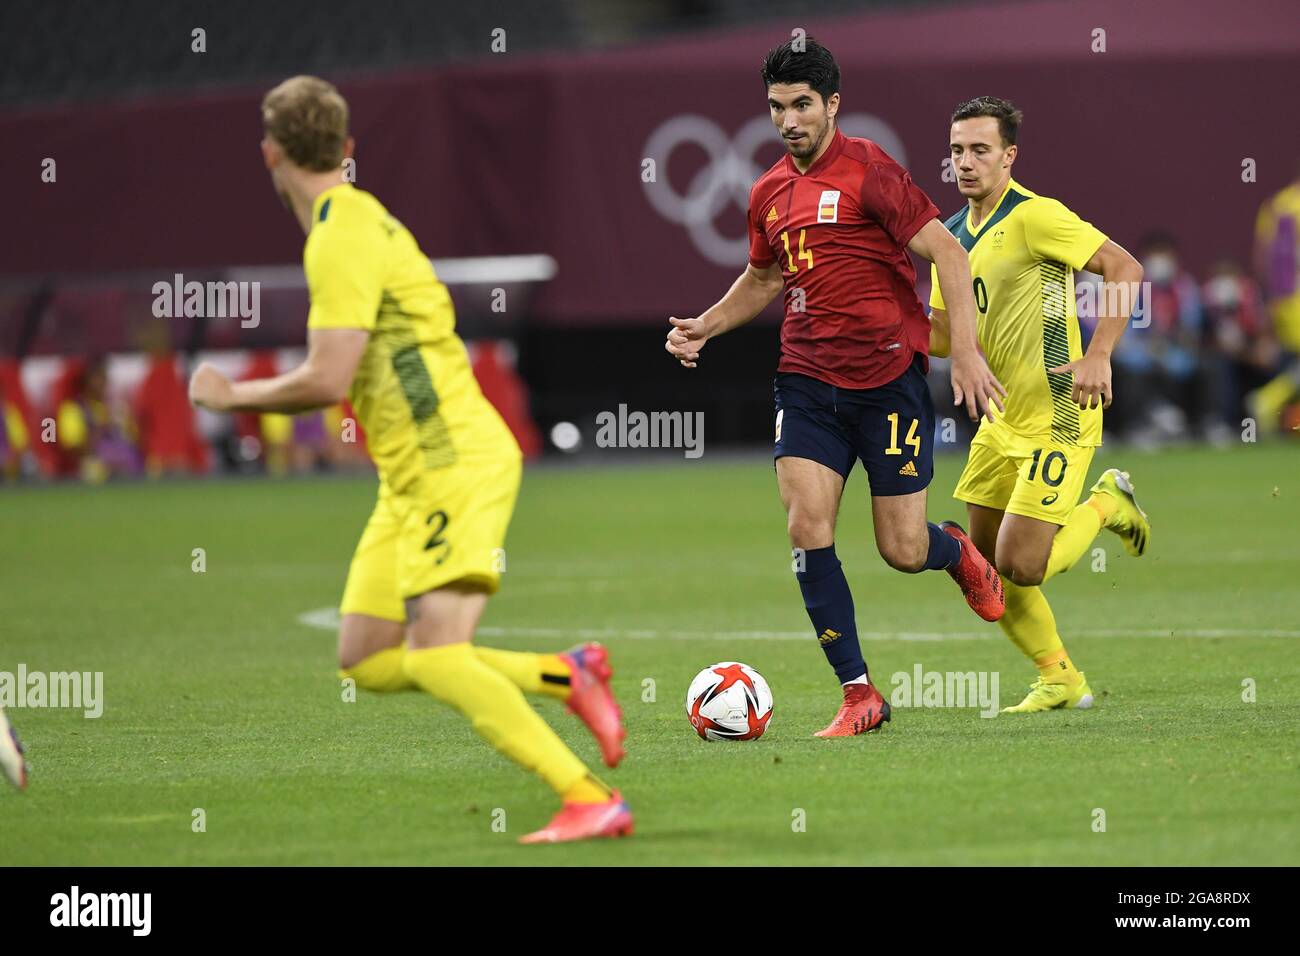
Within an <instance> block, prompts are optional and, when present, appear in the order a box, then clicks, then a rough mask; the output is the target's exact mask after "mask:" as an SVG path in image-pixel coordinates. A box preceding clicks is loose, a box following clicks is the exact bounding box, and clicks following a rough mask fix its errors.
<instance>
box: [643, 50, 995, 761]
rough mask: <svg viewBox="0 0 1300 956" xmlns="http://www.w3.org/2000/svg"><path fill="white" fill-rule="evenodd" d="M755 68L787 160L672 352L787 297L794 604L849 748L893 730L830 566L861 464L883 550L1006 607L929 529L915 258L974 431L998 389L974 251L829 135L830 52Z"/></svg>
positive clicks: (779, 426)
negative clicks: (831, 679)
mask: <svg viewBox="0 0 1300 956" xmlns="http://www.w3.org/2000/svg"><path fill="white" fill-rule="evenodd" d="M762 75H763V82H764V84H765V85H766V87H767V101H768V106H769V108H770V109H771V112H772V121H773V123H775V124H776V128H777V130H778V131H779V132H780V134H781V139H782V141H783V142H784V143H785V147H786V152H787V155H785V156H783V157H782V158H781V160H780V161H779V162H777V163H776V165H774V166H773V167H772V168H771V169H769V170H768V171H767V172H766V173H764V174H763V175H762V176H761V177H760V178H759V180H758V182H756V183H755V184H754V186H753V188H752V189H751V190H750V194H749V216H748V219H749V234H750V244H749V265H748V268H746V270H745V272H744V273H743V274H742V275H741V276H740V278H738V279H737V280H736V282H735V283H734V284H733V285H732V287H731V289H730V290H729V291H728V292H727V294H726V295H724V296H723V297H722V299H721V300H720V301H718V303H717V304H715V305H714V306H712V307H711V308H709V309H707V310H706V311H704V312H702V313H701V314H700V315H699V316H697V317H694V318H687V319H679V318H676V317H673V318H670V319H669V322H670V323H671V324H672V326H673V328H672V329H671V330H670V331H669V333H668V341H667V343H666V345H665V347H666V348H667V350H668V351H669V352H670V353H671V354H672V355H673V356H675V357H676V358H677V359H678V360H679V361H680V362H681V363H682V364H683V365H684V366H686V367H687V368H695V366H696V364H697V363H698V361H699V357H700V351H701V349H703V348H704V346H705V344H706V343H707V342H708V341H709V339H711V338H713V337H714V336H717V335H721V334H722V333H723V332H727V331H730V330H731V329H734V328H736V327H737V326H740V325H743V324H744V323H746V322H748V321H750V320H751V319H753V318H754V317H755V316H756V315H758V314H759V313H760V312H761V311H762V310H763V309H764V308H765V307H766V306H767V305H768V303H770V302H771V301H772V299H773V298H775V297H776V295H777V294H778V293H780V292H781V291H782V290H783V289H784V291H785V293H786V309H785V320H784V322H783V324H782V327H781V361H780V364H779V365H778V366H777V376H776V382H775V395H776V451H775V459H776V477H777V485H778V487H779V490H780V493H781V501H782V503H783V504H784V505H785V509H786V515H787V524H788V529H789V533H790V544H791V545H792V547H793V548H794V551H795V555H796V568H798V569H799V570H797V571H796V576H797V577H798V580H799V588H800V591H801V592H802V593H803V599H804V606H805V607H806V608H807V611H808V616H809V618H810V619H811V620H812V625H813V630H814V633H816V635H817V640H818V641H819V642H820V644H821V647H822V650H823V651H824V652H825V653H826V658H827V660H828V662H829V663H830V665H831V667H832V668H833V669H834V670H835V674H836V676H837V677H838V678H839V681H840V683H841V685H842V686H843V693H844V702H843V705H842V706H841V708H840V710H839V712H838V713H837V714H836V716H835V719H834V720H833V721H832V722H831V723H830V725H829V726H828V727H826V728H825V729H824V730H822V731H820V732H819V733H818V736H821V737H848V736H853V735H856V734H861V733H866V732H867V731H870V730H873V729H875V728H876V727H878V726H879V725H880V724H881V723H882V722H883V721H886V720H888V719H889V704H888V703H887V702H886V701H885V699H884V698H883V697H882V696H881V694H880V692H879V691H878V690H876V688H875V687H874V686H872V684H871V681H870V678H869V676H868V673H867V665H866V662H865V660H864V659H863V657H862V649H861V647H860V646H859V643H858V634H857V625H856V623H855V620H854V611H853V596H852V594H851V593H850V592H849V585H848V581H847V580H846V579H845V577H844V571H843V570H842V568H841V566H840V562H839V559H838V558H837V557H836V555H835V519H836V515H837V512H838V510H839V503H840V496H841V494H842V493H843V490H844V482H845V481H846V480H847V478H848V476H849V474H850V472H852V470H853V465H854V462H855V461H856V460H858V459H860V460H861V461H862V463H863V465H864V466H865V468H866V471H867V478H868V480H869V482H870V485H871V511H872V517H873V518H874V520H875V529H876V546H877V548H878V549H879V551H880V554H881V557H883V558H884V559H885V561H886V562H887V563H888V564H889V565H890V566H891V567H894V568H897V569H898V570H900V571H905V572H909V573H913V572H918V571H922V570H927V569H933V570H937V569H940V568H942V569H945V570H947V571H948V572H949V574H951V575H952V576H953V578H954V579H955V580H956V581H957V583H958V584H959V585H960V586H961V589H962V592H963V593H964V594H965V596H966V600H967V602H968V603H969V604H970V606H971V608H972V609H974V610H975V611H976V613H978V614H979V615H980V616H981V617H983V618H984V619H985V620H989V621H995V620H997V619H998V618H999V617H1000V616H1001V615H1002V610H1003V601H1002V586H1001V583H1000V581H999V579H998V574H997V571H996V570H995V569H994V568H992V567H991V566H990V565H989V563H988V562H987V561H986V560H985V559H984V558H983V556H981V555H980V553H979V551H978V550H977V549H976V548H975V546H974V545H973V544H972V543H971V541H970V539H969V538H968V537H967V536H966V534H965V532H964V531H963V530H962V529H961V528H960V527H958V526H957V525H956V524H953V523H951V522H944V523H943V525H942V526H939V525H934V524H931V523H929V522H927V520H926V512H925V500H926V487H927V486H928V485H929V483H930V479H931V476H932V474H933V471H934V462H933V442H934V406H933V404H932V402H931V399H930V392H929V388H928V387H927V385H926V381H925V372H926V369H927V367H928V361H929V359H928V348H929V336H930V325H929V320H928V319H927V318H926V315H925V311H924V309H923V308H922V306H921V302H920V300H919V299H918V298H917V296H916V291H915V288H914V285H915V281H916V273H915V270H914V269H913V266H912V262H911V259H910V258H909V256H908V251H909V250H911V251H912V252H915V253H916V254H917V255H919V256H921V257H922V258H924V259H927V260H929V261H930V262H933V263H934V264H935V267H936V269H937V270H938V276H939V285H940V288H941V290H942V293H943V298H944V302H945V303H946V304H947V305H948V311H949V315H950V320H951V327H952V330H953V332H952V335H953V338H952V385H953V394H954V395H955V396H956V404H965V406H966V409H967V412H968V414H969V415H970V418H971V419H972V421H974V420H977V419H978V418H979V417H980V415H988V416H990V417H992V413H993V409H994V408H995V407H996V408H997V409H998V410H999V411H1000V410H1001V407H1002V406H1001V402H1000V397H999V396H1000V395H1005V394H1006V393H1005V390H1004V389H1003V388H1002V386H1001V384H1000V383H999V382H998V381H997V379H996V378H995V377H994V376H993V373H992V372H991V371H990V370H989V367H988V365H987V364H986V363H985V361H984V358H983V356H982V355H981V354H980V352H979V348H978V346H977V344H976V336H975V300H974V295H973V293H972V291H971V277H970V267H969V264H968V261H967V257H966V251H965V250H964V249H963V248H962V246H961V244H960V243H959V242H958V241H957V240H956V239H955V238H954V237H953V236H952V234H951V233H950V232H948V230H947V229H945V228H944V226H943V222H942V221H941V220H940V218H939V210H938V209H937V208H936V207H935V205H934V203H932V202H931V201H930V200H929V198H928V197H927V196H926V195H925V193H923V192H922V191H921V190H920V189H919V188H917V186H916V184H914V183H913V182H912V178H911V177H910V176H909V175H908V174H907V171H906V170H905V169H903V168H902V167H901V166H899V165H898V164H897V163H896V162H894V161H893V160H892V159H891V158H890V157H889V156H888V155H887V154H886V153H885V151H884V150H882V149H881V148H880V147H879V146H877V145H876V144H875V143H873V142H871V141H870V140H865V139H856V138H852V137H848V136H845V135H844V134H843V133H841V132H840V131H839V130H838V129H837V128H836V126H835V115H836V113H837V112H838V111H839V106H840V94H839V84H840V71H839V67H838V66H837V65H836V63H835V59H834V58H833V57H832V56H831V54H830V52H829V51H828V50H827V49H826V48H825V47H823V46H822V45H821V44H819V43H817V42H816V41H815V40H813V39H812V38H811V37H807V38H800V39H799V40H789V41H787V42H786V43H784V44H782V45H781V46H779V47H776V48H775V49H773V50H772V51H771V52H769V53H768V55H767V59H766V61H765V63H764V65H763V74H762ZM949 296H951V298H949Z"/></svg>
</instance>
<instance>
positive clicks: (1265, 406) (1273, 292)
mask: <svg viewBox="0 0 1300 956" xmlns="http://www.w3.org/2000/svg"><path fill="white" fill-rule="evenodd" d="M1255 268H1256V272H1257V273H1258V275H1259V278H1260V282H1261V284H1262V285H1263V288H1264V295H1265V300H1266V301H1267V303H1268V311H1269V315H1270V316H1272V318H1273V329H1274V331H1275V332H1276V334H1277V340H1278V343H1279V344H1280V345H1281V346H1282V351H1283V356H1284V357H1283V360H1282V363H1281V366H1282V367H1281V370H1280V372H1279V373H1278V375H1277V377H1275V378H1274V379H1273V380H1272V381H1270V382H1269V383H1268V384H1266V385H1264V386H1262V387H1260V388H1258V389H1256V390H1255V391H1254V392H1252V393H1251V394H1250V395H1249V396H1247V399H1246V403H1247V407H1249V409H1250V413H1251V415H1252V416H1253V417H1254V418H1255V420H1256V421H1257V422H1258V423H1259V425H1260V427H1261V428H1262V429H1264V430H1265V431H1274V430H1276V429H1277V428H1278V427H1279V424H1280V420H1281V417H1282V413H1283V411H1285V410H1286V407H1287V405H1289V404H1290V403H1291V402H1292V401H1294V400H1295V399H1296V398H1297V397H1300V173H1297V175H1296V178H1295V180H1293V181H1292V182H1291V184H1290V185H1289V186H1287V187H1286V188H1285V189H1283V190H1282V191H1281V192H1279V193H1278V194H1277V195H1275V196H1273V197H1271V198H1270V199H1269V200H1268V201H1267V202H1265V203H1264V205H1263V206H1261V207H1260V210H1259V215H1258V216H1257V217H1256V218H1255Z"/></svg>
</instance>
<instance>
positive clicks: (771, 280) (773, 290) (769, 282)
mask: <svg viewBox="0 0 1300 956" xmlns="http://www.w3.org/2000/svg"><path fill="white" fill-rule="evenodd" d="M782 285H783V282H782V279H781V269H780V267H779V266H777V264H776V262H775V261H773V262H772V263H771V264H769V265H768V266H766V267H765V268H760V267H758V266H755V265H754V264H753V263H752V262H751V263H750V264H749V265H747V266H746V267H745V271H744V272H742V273H741V274H740V277H739V278H737V279H736V281H735V282H733V283H732V284H731V288H730V289H728V290H727V294H726V295H724V296H723V297H722V298H721V299H719V300H718V301H717V302H716V303H715V304H714V305H713V306H712V307H710V308H708V309H706V310H705V311H704V312H701V313H700V314H699V315H698V316H696V317H695V318H690V319H679V318H677V316H675V315H674V316H670V317H669V319H668V321H669V322H671V323H672V326H673V327H672V329H670V330H669V332H668V341H667V342H665V343H664V348H665V349H667V350H668V353H669V354H670V355H672V356H673V357H674V358H676V359H677V360H678V361H680V362H681V363H682V365H684V366H686V367H687V368H695V365H696V363H697V362H698V360H699V358H700V349H702V348H704V343H705V342H707V341H708V340H709V339H711V338H713V337H714V336H715V335H721V334H722V333H723V332H729V331H731V330H732V329H734V328H736V327H738V326H741V325H744V324H745V323H746V322H748V321H750V320H751V319H753V318H754V317H755V316H756V315H758V314H759V313H760V312H762V311H763V310H764V309H766V308H767V306H768V304H769V303H770V302H771V301H772V300H773V299H775V298H776V297H777V296H778V295H779V294H780V293H781V287H782Z"/></svg>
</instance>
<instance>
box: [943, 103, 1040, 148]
mask: <svg viewBox="0 0 1300 956" xmlns="http://www.w3.org/2000/svg"><path fill="white" fill-rule="evenodd" d="M977 116H992V117H993V118H994V119H996V120H997V121H998V132H999V133H1001V134H1002V145H1003V146H1014V145H1016V136H1017V135H1019V133H1020V122H1021V120H1023V119H1024V118H1025V114H1024V113H1022V112H1021V111H1020V110H1018V109H1016V104H1015V103H1012V102H1011V101H1010V100H1003V99H999V98H998V97H996V96H977V97H975V99H973V100H967V101H966V102H965V103H962V104H960V105H959V106H958V107H957V108H956V109H955V110H953V111H952V122H954V123H955V122H957V121H958V120H964V119H974V118H975V117H977Z"/></svg>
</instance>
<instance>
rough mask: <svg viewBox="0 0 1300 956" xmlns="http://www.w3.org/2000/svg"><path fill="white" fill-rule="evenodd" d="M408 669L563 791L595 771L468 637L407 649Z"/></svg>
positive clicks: (522, 763) (404, 665)
mask: <svg viewBox="0 0 1300 956" xmlns="http://www.w3.org/2000/svg"><path fill="white" fill-rule="evenodd" d="M402 670H403V671H405V672H406V674H407V676H409V677H410V678H411V679H412V680H413V681H415V683H416V684H417V685H418V686H419V687H420V689H421V690H424V691H426V692H427V693H429V694H430V695H432V696H433V697H435V698H437V699H438V700H440V701H442V702H443V703H445V704H450V705H451V706H452V707H455V708H456V709H457V710H459V711H460V712H461V713H462V714H464V715H465V716H466V717H468V718H469V721H470V723H471V724H473V726H474V729H475V730H476V731H477V732H478V733H479V734H480V735H481V736H482V737H483V739H484V740H486V741H487V742H488V743H490V744H491V745H492V746H493V747H495V748H496V749H497V750H498V751H500V752H501V753H503V754H505V755H506V756H507V757H509V758H510V759H511V760H513V761H514V762H515V763H517V764H519V765H520V766H521V767H523V768H524V769H525V770H532V771H535V772H536V773H537V774H539V775H540V776H541V777H542V779H543V780H545V781H546V782H547V783H548V784H549V785H550V787H551V789H552V790H554V791H555V792H556V793H558V794H559V795H560V796H564V795H565V794H567V793H568V792H569V791H570V790H571V789H572V788H573V786H574V784H576V783H577V782H578V781H579V780H582V779H583V778H585V777H587V776H590V771H589V770H588V769H587V767H586V765H585V764H583V762H582V761H581V760H579V759H578V757H577V756H576V755H575V754H574V753H573V751H571V750H570V749H569V748H568V747H566V746H565V745H564V741H562V740H560V738H559V737H557V736H556V735H555V731H553V730H552V729H551V728H550V727H549V726H548V725H547V723H546V721H544V720H542V718H541V717H539V716H538V714H537V712H536V711H535V710H533V709H532V708H531V707H529V706H528V701H526V700H525V699H524V695H523V693H522V692H521V691H520V690H519V688H518V687H516V686H515V685H514V684H513V683H512V682H511V681H510V680H509V679H508V678H507V677H506V676H505V675H504V674H502V673H501V672H500V671H497V670H495V669H493V668H491V667H489V666H488V665H487V664H485V663H483V662H482V661H481V660H479V658H478V656H477V655H476V654H475V653H474V648H473V647H471V646H470V645H469V644H468V643H461V644H447V645H444V646H442V647H429V648H424V649H421V650H413V651H407V652H406V656H405V657H404V658H403V660H402Z"/></svg>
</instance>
